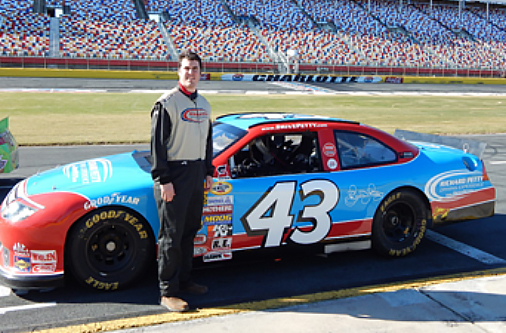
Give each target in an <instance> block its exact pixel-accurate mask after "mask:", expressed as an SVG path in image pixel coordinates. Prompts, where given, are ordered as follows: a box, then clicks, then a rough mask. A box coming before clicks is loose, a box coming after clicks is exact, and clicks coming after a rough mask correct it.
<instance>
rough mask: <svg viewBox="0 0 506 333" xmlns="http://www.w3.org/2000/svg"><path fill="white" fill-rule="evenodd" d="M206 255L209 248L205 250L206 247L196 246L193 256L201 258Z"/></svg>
mask: <svg viewBox="0 0 506 333" xmlns="http://www.w3.org/2000/svg"><path fill="white" fill-rule="evenodd" d="M205 253H207V248H205V247H202V246H196V247H194V248H193V256H194V257H198V256H201V255H203V254H205Z"/></svg>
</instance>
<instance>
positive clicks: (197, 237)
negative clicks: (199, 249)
mask: <svg viewBox="0 0 506 333" xmlns="http://www.w3.org/2000/svg"><path fill="white" fill-rule="evenodd" d="M206 240H207V237H206V235H203V234H198V235H195V238H194V239H193V244H195V245H202V244H205V243H206Z"/></svg>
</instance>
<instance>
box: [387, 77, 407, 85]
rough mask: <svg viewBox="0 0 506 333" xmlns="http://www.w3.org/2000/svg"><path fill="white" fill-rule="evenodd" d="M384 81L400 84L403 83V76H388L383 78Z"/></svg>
mask: <svg viewBox="0 0 506 333" xmlns="http://www.w3.org/2000/svg"><path fill="white" fill-rule="evenodd" d="M385 83H393V84H402V83H404V78H402V77H393V76H389V77H386V78H385Z"/></svg>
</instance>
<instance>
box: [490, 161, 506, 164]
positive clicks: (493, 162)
mask: <svg viewBox="0 0 506 333" xmlns="http://www.w3.org/2000/svg"><path fill="white" fill-rule="evenodd" d="M488 163H490V164H506V161H489V162H488Z"/></svg>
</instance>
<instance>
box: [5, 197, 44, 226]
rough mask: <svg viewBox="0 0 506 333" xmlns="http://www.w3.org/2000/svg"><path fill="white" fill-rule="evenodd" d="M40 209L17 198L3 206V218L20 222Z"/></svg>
mask: <svg viewBox="0 0 506 333" xmlns="http://www.w3.org/2000/svg"><path fill="white" fill-rule="evenodd" d="M38 210H39V209H38V208H34V207H31V206H29V205H27V204H25V203H24V202H22V201H21V200H16V201H14V202H11V203H9V204H7V205H4V206H3V207H2V213H1V215H2V218H3V219H5V220H8V221H11V222H14V223H15V222H20V221H23V220H24V219H26V218H28V217H30V216H32V215H33V214H34V213H35V212H37V211H38Z"/></svg>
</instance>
